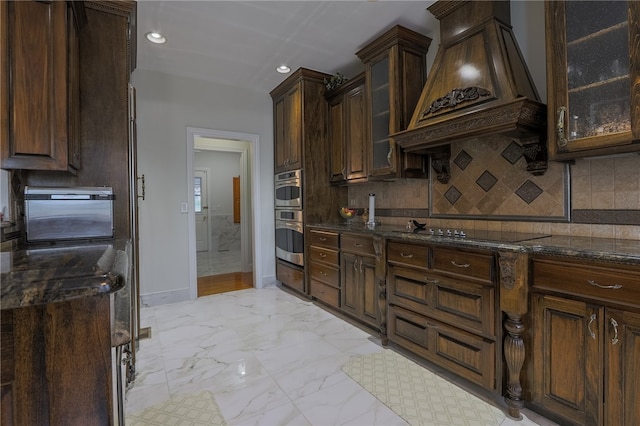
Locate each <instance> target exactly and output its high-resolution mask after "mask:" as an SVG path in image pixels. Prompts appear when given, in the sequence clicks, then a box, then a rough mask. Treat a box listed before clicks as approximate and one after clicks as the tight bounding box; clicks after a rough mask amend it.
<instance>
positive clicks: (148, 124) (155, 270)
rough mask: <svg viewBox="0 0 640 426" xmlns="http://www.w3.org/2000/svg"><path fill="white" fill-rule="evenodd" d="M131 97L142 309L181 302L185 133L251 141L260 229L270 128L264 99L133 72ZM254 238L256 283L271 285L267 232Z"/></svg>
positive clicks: (266, 213)
mask: <svg viewBox="0 0 640 426" xmlns="http://www.w3.org/2000/svg"><path fill="white" fill-rule="evenodd" d="M133 84H134V85H135V86H136V91H137V136H138V174H139V175H142V174H144V175H145V179H146V199H145V200H144V201H140V203H139V223H140V292H141V296H142V299H143V302H144V301H145V300H146V301H149V300H152V301H153V303H152V304H159V303H170V302H174V301H178V300H188V299H189V282H188V280H189V256H188V254H189V245H188V215H187V214H181V213H180V203H183V202H187V200H188V197H189V194H188V193H187V188H188V181H187V179H188V176H187V171H186V167H187V159H186V155H187V149H186V128H187V127H198V128H208V129H215V130H225V131H233V132H241V133H251V134H257V135H258V136H259V138H260V141H259V143H260V153H261V155H260V158H256V161H259V162H260V164H259V170H260V175H261V176H260V177H259V181H260V183H261V187H260V188H256V189H257V190H259V191H260V192H261V194H262V205H261V206H259V207H257V208H260V209H262V210H263V212H262V223H264V224H272V223H273V122H272V102H271V98H270V96H269V94H268V93H259V92H255V91H250V90H246V89H243V88H238V87H228V86H223V85H219V84H215V83H209V82H203V81H198V80H193V79H189V78H183V77H176V76H170V75H167V74H163V73H158V72H151V71H146V70H136V71H135V72H134V73H133ZM256 232H260V233H261V234H260V236H261V238H260V241H261V244H262V246H261V248H260V249H261V251H260V252H261V253H262V263H263V265H264V267H263V268H262V271H263V273H262V277H256V281H258V280H261V281H262V282H263V283H271V282H273V280H275V253H274V245H275V243H274V230H273V226H263V227H262V229H260V230H256Z"/></svg>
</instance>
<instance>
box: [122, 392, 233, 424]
mask: <svg viewBox="0 0 640 426" xmlns="http://www.w3.org/2000/svg"><path fill="white" fill-rule="evenodd" d="M126 425H127V426H163V425H179V426H224V425H226V422H225V421H224V418H223V417H222V413H221V412H220V409H219V408H218V405H217V404H216V401H215V399H214V397H213V394H211V392H207V391H202V392H195V393H189V394H184V395H177V396H174V397H173V398H171V399H169V400H167V401H164V402H161V403H160V404H157V405H154V406H152V407H149V408H146V409H144V410H143V411H141V412H139V413H136V414H133V415H129V416H127V418H126Z"/></svg>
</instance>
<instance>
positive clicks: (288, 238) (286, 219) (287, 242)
mask: <svg viewBox="0 0 640 426" xmlns="http://www.w3.org/2000/svg"><path fill="white" fill-rule="evenodd" d="M302 190H303V188H302V170H292V171H288V172H283V173H278V174H276V175H275V207H276V211H275V213H276V257H277V258H278V259H281V260H284V261H286V262H289V263H293V264H294V265H299V266H304V223H303V219H302Z"/></svg>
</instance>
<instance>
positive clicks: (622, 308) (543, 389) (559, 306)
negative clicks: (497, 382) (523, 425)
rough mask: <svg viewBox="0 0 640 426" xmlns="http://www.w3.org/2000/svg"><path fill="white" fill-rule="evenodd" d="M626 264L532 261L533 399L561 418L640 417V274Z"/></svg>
mask: <svg viewBox="0 0 640 426" xmlns="http://www.w3.org/2000/svg"><path fill="white" fill-rule="evenodd" d="M638 272H639V271H638V269H637V268H635V269H634V268H632V267H625V266H622V265H607V264H601V265H594V264H593V263H591V264H585V263H581V262H577V261H576V262H573V261H566V260H564V259H555V258H535V259H534V260H533V287H532V289H533V291H534V292H535V294H534V295H533V296H532V299H531V307H532V309H531V312H532V334H533V338H532V355H531V357H532V365H531V369H532V373H531V374H532V377H531V392H532V395H531V401H532V404H533V405H534V406H535V407H536V408H538V409H540V410H541V411H543V412H544V413H546V414H548V415H549V416H550V417H552V418H557V419H559V420H561V421H562V422H571V423H573V424H581V425H606V426H613V425H629V426H630V425H634V424H637V421H638V419H640V409H639V408H638V403H637V401H638V398H639V397H640V385H639V384H638V383H637V377H638V365H640V349H639V348H640V304H638V301H639V300H640V274H639V273H638Z"/></svg>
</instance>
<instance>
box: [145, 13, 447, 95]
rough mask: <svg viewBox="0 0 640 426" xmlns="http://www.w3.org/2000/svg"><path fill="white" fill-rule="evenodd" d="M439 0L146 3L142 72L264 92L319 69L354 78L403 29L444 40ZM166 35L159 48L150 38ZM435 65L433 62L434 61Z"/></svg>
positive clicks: (430, 49) (430, 54)
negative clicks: (370, 49) (301, 71)
mask: <svg viewBox="0 0 640 426" xmlns="http://www.w3.org/2000/svg"><path fill="white" fill-rule="evenodd" d="M432 3H433V1H431V0H428V1H415V0H414V1H396V0H379V1H375V0H373V1H367V0H357V1H313V0H309V1H182V0H180V1H154V0H141V1H140V0H139V1H138V17H137V19H138V22H137V25H138V40H137V42H138V58H137V62H138V64H137V66H138V68H139V69H144V70H154V71H159V72H164V73H167V74H175V75H180V76H185V77H192V78H196V79H201V80H209V81H214V82H217V83H223V84H227V85H230V86H242V87H247V88H252V89H255V90H259V91H262V92H269V91H271V90H272V89H273V88H275V87H276V86H277V85H278V84H279V83H280V82H281V81H283V80H284V79H285V78H286V75H282V74H278V73H277V72H276V71H275V68H276V66H278V65H280V64H283V63H284V64H287V65H288V66H289V67H291V69H292V70H293V71H295V70H296V69H297V68H299V67H305V68H311V69H314V70H317V71H323V72H326V73H329V74H334V73H336V72H341V73H342V74H344V75H345V76H346V77H352V76H354V75H356V74H357V73H359V72H360V71H363V70H364V67H363V66H362V64H361V62H360V60H359V59H358V58H357V56H356V55H355V53H356V52H357V51H358V50H359V49H360V48H362V47H364V46H365V45H366V44H367V43H368V42H370V41H372V40H373V39H374V38H376V37H377V36H378V35H380V34H382V33H384V32H385V31H386V30H387V29H389V28H391V27H392V26H393V25H395V24H400V25H403V26H405V27H407V28H409V29H412V30H415V31H417V32H420V33H422V34H424V35H426V36H428V37H431V38H432V39H434V42H433V43H432V45H431V47H430V48H429V56H428V57H429V58H432V57H433V56H435V52H436V50H437V47H438V46H437V43H436V41H437V40H439V24H438V21H437V19H435V17H433V15H431V13H429V11H427V10H426V8H427V6H429V5H430V4H432ZM149 31H158V32H161V33H162V34H164V35H165V37H166V38H167V42H166V43H165V44H164V45H154V44H152V43H150V42H148V41H147V40H146V39H145V33H146V32H149ZM431 61H432V59H429V60H428V62H431Z"/></svg>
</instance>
